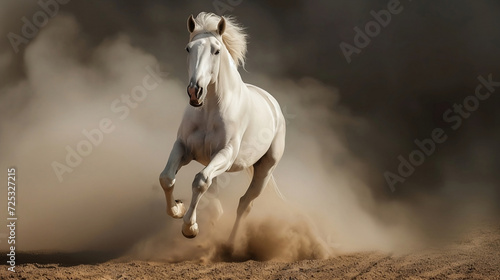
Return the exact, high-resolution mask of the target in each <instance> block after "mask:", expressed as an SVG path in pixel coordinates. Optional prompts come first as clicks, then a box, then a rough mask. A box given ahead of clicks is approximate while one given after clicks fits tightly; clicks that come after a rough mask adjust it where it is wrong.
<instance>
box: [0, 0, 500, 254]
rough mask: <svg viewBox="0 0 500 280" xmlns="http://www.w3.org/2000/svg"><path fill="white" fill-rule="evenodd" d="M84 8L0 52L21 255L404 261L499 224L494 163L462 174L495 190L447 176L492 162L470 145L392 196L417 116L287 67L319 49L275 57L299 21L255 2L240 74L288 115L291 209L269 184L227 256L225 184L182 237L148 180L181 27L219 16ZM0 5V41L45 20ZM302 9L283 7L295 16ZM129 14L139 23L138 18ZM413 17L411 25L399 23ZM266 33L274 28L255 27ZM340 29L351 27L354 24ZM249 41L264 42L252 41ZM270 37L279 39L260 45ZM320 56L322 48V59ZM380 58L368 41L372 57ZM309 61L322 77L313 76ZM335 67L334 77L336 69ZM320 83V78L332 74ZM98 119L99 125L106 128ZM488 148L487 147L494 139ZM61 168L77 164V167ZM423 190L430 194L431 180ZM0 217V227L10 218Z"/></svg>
mask: <svg viewBox="0 0 500 280" xmlns="http://www.w3.org/2000/svg"><path fill="white" fill-rule="evenodd" d="M88 3H90V4H88V6H86V5H82V4H81V3H76V2H75V3H70V4H68V6H66V7H65V8H64V9H63V8H61V12H60V14H58V15H57V16H56V17H54V18H51V19H50V21H49V22H48V23H47V25H46V26H44V27H43V28H41V29H40V31H39V32H38V34H37V35H36V37H35V38H33V39H32V40H30V42H29V43H28V44H27V45H26V46H25V47H24V48H23V49H22V50H21V51H20V52H19V53H17V54H15V53H14V52H12V50H11V46H10V45H9V44H8V43H6V42H2V44H1V45H0V74H1V77H0V117H1V119H0V131H1V134H0V144H1V145H0V152H1V154H2V158H1V159H0V166H1V169H2V170H6V168H8V167H10V166H15V167H16V168H17V169H18V190H17V191H18V193H17V198H18V200H17V203H18V204H17V212H18V217H19V221H18V224H19V225H18V231H17V234H18V243H19V245H18V250H22V251H50V252H78V251H116V252H119V253H121V254H122V255H123V256H124V257H129V258H139V259H154V260H166V261H183V260H193V259H201V260H206V261H211V260H245V259H256V260H269V259H282V260H298V259H312V258H325V257H328V256H332V255H335V254H339V253H343V252H352V251H366V250H383V251H390V252H401V251H405V250H411V249H414V248H418V247H419V246H422V245H423V244H428V242H430V241H434V240H435V239H437V240H439V241H441V240H442V239H447V238H450V237H453V236H454V235H455V234H458V233H459V232H460V230H462V229H464V228H467V227H468V226H469V225H472V224H474V223H477V222H480V221H481V219H482V218H487V217H491V216H493V217H496V213H497V211H498V208H496V206H495V204H494V202H495V198H496V197H498V190H497V188H496V187H495V186H497V184H496V183H497V182H498V181H495V179H494V177H491V176H490V173H488V172H489V170H490V167H491V166H493V165H494V162H495V159H494V158H493V159H491V160H490V161H486V162H482V163H481V164H482V165H478V166H472V167H471V168H470V169H468V170H470V172H473V173H474V174H480V173H481V172H483V173H485V174H486V175H488V176H489V177H488V176H485V178H487V179H488V180H479V179H478V180H476V181H473V182H474V183H471V184H473V185H474V189H471V188H470V184H467V183H464V182H463V181H462V184H461V183H460V181H461V180H460V178H461V177H460V176H456V175H457V174H462V171H463V170H464V169H467V168H468V167H467V166H465V167H464V166H461V165H455V164H451V165H448V164H446V160H450V158H451V159H453V157H456V158H457V160H464V158H465V159H469V158H470V159H475V162H481V160H480V159H479V158H477V157H479V156H480V155H483V154H484V155H485V158H487V155H488V152H487V149H486V150H481V149H480V147H479V146H477V147H478V148H477V149H479V150H480V151H479V152H476V151H475V150H474V149H466V150H465V152H463V153H462V152H460V153H455V152H456V151H457V149H458V148H456V149H455V148H454V146H453V145H456V146H457V147H464V145H465V144H464V143H462V142H460V141H458V140H457V141H454V140H452V141H451V142H450V144H449V146H448V147H449V148H445V150H444V151H443V152H442V153H441V154H439V153H437V154H436V155H435V158H434V159H431V160H430V162H429V163H428V165H426V166H423V167H422V171H421V173H420V175H419V174H418V172H417V174H415V175H414V176H415V179H413V180H410V182H408V183H406V184H405V185H404V186H402V187H401V188H400V189H398V191H397V192H396V193H394V194H393V193H391V192H390V190H389V188H387V186H386V184H385V182H383V172H384V171H386V170H388V169H391V168H392V169H394V166H392V165H391V164H394V163H392V162H396V157H397V155H398V153H404V152H410V151H411V150H412V149H413V147H411V146H408V145H407V144H405V143H410V145H411V144H412V141H413V138H412V137H413V136H415V137H422V135H423V136H426V135H427V134H418V135H414V134H411V133H407V131H408V130H407V129H409V128H408V127H404V128H401V127H402V124H401V123H400V121H404V120H407V119H408V118H410V117H409V116H408V115H406V113H407V112H400V111H397V110H401V107H399V109H392V108H391V109H390V110H389V109H388V110H389V111H390V112H393V113H394V115H390V114H389V115H384V114H386V113H387V112H389V111H387V112H386V111H384V112H380V111H377V110H375V109H376V108H375V107H376V106H381V105H380V104H381V102H382V103H383V102H384V100H386V98H391V94H387V95H385V93H381V91H380V90H377V89H376V87H375V90H374V92H373V96H368V95H367V94H366V91H365V90H366V88H361V89H362V90H363V91H364V93H363V94H364V95H363V96H356V95H355V94H354V93H353V92H355V89H360V88H359V87H358V86H354V85H353V84H352V82H351V81H348V82H343V83H342V82H339V85H338V86H337V85H335V84H334V83H332V82H327V81H326V80H328V78H327V79H325V78H324V77H325V76H324V72H322V71H323V70H325V69H327V67H326V66H325V65H323V64H322V63H321V62H319V63H316V62H318V61H316V62H310V61H309V62H308V63H305V62H302V61H301V60H300V59H302V58H298V60H297V59H295V60H294V59H292V57H294V56H298V55H299V54H300V55H301V57H302V54H306V53H308V52H309V53H310V52H313V51H307V52H306V50H307V48H309V47H311V46H309V45H308V46H305V45H302V44H299V45H298V46H297V49H296V50H287V49H281V48H280V47H279V46H280V43H286V42H288V40H289V39H288V38H285V37H284V35H279V33H280V31H279V30H278V29H279V28H278V27H275V26H277V24H279V23H281V24H284V23H286V22H287V21H292V20H293V18H291V17H285V16H284V17H283V18H282V19H276V18H275V13H273V12H272V11H273V9H270V10H269V11H267V12H266V11H264V10H263V9H262V8H259V5H257V4H247V5H248V6H244V5H245V4H243V6H241V7H235V9H234V11H235V14H236V15H237V16H238V18H239V14H238V13H241V18H242V20H241V21H242V22H243V24H244V25H246V24H247V23H248V24H249V25H250V26H251V27H252V28H250V30H249V32H250V38H251V39H250V42H251V43H250V57H249V59H248V62H249V64H248V69H249V70H248V71H249V72H243V71H242V75H243V77H244V80H245V81H246V82H249V83H252V84H255V85H257V86H259V87H262V88H264V89H266V90H267V91H269V92H270V93H271V94H273V95H274V96H275V97H276V98H277V99H278V101H279V102H280V104H281V106H282V109H283V111H284V114H285V118H286V120H287V144H286V145H287V147H286V152H285V155H284V157H283V159H282V162H281V163H280V165H279V166H278V168H277V169H276V171H275V178H276V181H277V184H278V186H279V188H280V190H281V192H282V193H283V194H284V196H285V197H286V201H285V202H282V201H280V200H279V199H278V197H277V195H276V194H275V193H274V192H273V191H272V188H268V189H267V190H266V191H265V192H264V193H263V194H262V196H261V197H259V198H258V199H257V200H256V202H255V205H254V208H253V210H252V212H251V214H250V215H249V217H248V219H247V221H246V222H245V226H244V227H243V228H242V230H241V232H240V235H239V237H238V242H237V243H236V244H235V247H234V248H233V249H234V252H235V253H234V255H232V256H230V257H228V256H227V250H228V249H227V248H225V247H224V246H225V241H226V238H227V237H228V235H229V231H230V229H231V226H232V223H233V221H234V218H235V212H236V205H237V201H238V198H239V197H240V196H241V195H242V194H243V193H244V191H245V190H246V187H247V184H248V178H246V177H245V175H244V174H237V175H225V177H224V178H220V181H222V182H223V183H222V186H221V188H220V198H221V201H222V205H223V207H224V210H225V213H224V215H223V217H222V218H221V219H220V220H219V221H217V222H216V223H215V225H211V224H210V211H209V210H210V207H209V206H207V207H201V208H202V209H201V210H200V211H199V212H200V213H199V220H200V229H201V232H200V235H199V236H198V237H197V238H196V239H194V240H187V239H185V238H184V237H183V236H182V235H181V233H180V229H181V222H182V221H180V220H173V219H171V218H170V217H168V216H167V215H166V213H165V201H164V196H163V192H162V190H161V188H160V186H159V184H158V179H157V178H158V175H159V173H160V172H161V170H162V169H163V167H164V165H165V163H166V160H167V157H168V155H169V152H170V148H171V146H172V144H173V141H174V140H175V135H176V131H177V126H178V124H179V123H180V119H181V117H182V112H183V108H184V106H187V100H186V96H185V72H186V70H185V65H184V63H185V62H184V61H183V60H184V57H183V55H184V54H183V46H184V44H185V43H186V42H187V37H188V36H187V32H186V30H185V18H186V17H187V16H188V15H189V14H190V13H196V11H197V10H198V9H204V10H212V8H213V7H211V5H209V6H207V7H205V6H203V5H201V4H200V6H196V7H194V6H193V7H191V6H189V5H188V4H185V5H186V6H182V5H181V4H172V6H170V7H169V8H166V7H165V6H164V5H161V4H160V3H159V2H156V1H151V2H148V3H147V4H144V6H141V5H142V4H137V3H135V4H130V3H129V4H127V3H125V4H97V2H92V1H90V2H88ZM2 5H4V7H2V8H5V9H2V10H3V11H4V13H6V11H12V15H11V16H10V17H8V18H6V19H5V23H6V24H5V25H4V26H3V28H2V29H1V31H2V34H6V33H8V32H11V31H12V30H14V31H16V32H20V31H19V30H20V26H19V25H18V24H17V22H18V21H19V18H21V17H22V16H23V15H31V14H33V13H34V12H35V11H37V9H38V8H37V7H36V6H35V5H30V6H23V7H21V6H22V5H13V4H12V5H7V4H2ZM136 6H140V7H136ZM202 6H203V7H202ZM299 6H300V5H298V6H296V5H294V4H290V7H289V8H290V11H294V10H295V9H299V8H300V7H299ZM271 8H272V7H271ZM275 8H276V7H275ZM302 8H304V7H302ZM137 9H139V10H141V11H144V13H143V14H141V15H140V16H138V15H137V14H136V13H135V12H134V11H136V10H137ZM239 9H240V10H239ZM159 11H160V12H161V13H160V12H159ZM238 11H239V12H238ZM244 11H247V14H245V12H244ZM305 11H306V15H305V16H307V17H309V15H310V18H311V21H308V23H307V24H310V25H312V26H310V27H311V29H312V28H315V25H316V24H317V22H316V21H318V20H319V19H317V18H316V19H315V20H312V18H314V17H313V16H312V14H313V13H312V12H311V11H313V9H312V8H311V7H309V8H307V7H306V8H305ZM159 13H160V14H159ZM259 13H260V14H259ZM360 13H361V12H360ZM99 14H107V15H108V16H109V18H108V19H109V24H107V22H106V21H105V20H103V19H102V18H98V17H97V16H96V15H99ZM255 14H259V18H260V19H261V20H260V21H259V23H257V22H254V21H252V20H250V17H251V16H252V15H255ZM285 14H286V15H290V14H291V12H287V13H285ZM366 14H367V15H369V12H367V13H366ZM86 15H87V16H88V17H86ZM408 16H409V17H411V16H414V15H413V14H411V13H410V12H408ZM143 17H144V18H143ZM280 20H281V21H280ZM131 21H134V22H136V23H137V25H134V24H132V22H131ZM325 21H330V20H327V19H325ZM262 24H268V28H266V29H262V28H259V25H262ZM332 24H333V23H332ZM353 24H354V23H353ZM159 25H161V26H162V27H158V26H159ZM347 25H348V24H346V29H350V28H352V26H350V25H349V26H347ZM354 25H355V24H354ZM354 25H353V26H354ZM283 28H285V27H283ZM257 30H267V32H268V33H267V34H254V33H257ZM282 31H283V30H282ZM313 35H314V34H313ZM273 36H274V37H273ZM280 36H283V37H280ZM271 37H272V38H277V39H276V40H271V41H269V42H270V43H269V44H264V43H263V42H264V41H266V40H267V39H269V38H271ZM254 38H255V39H254ZM280 40H281V41H280ZM381 40H382V38H381ZM266 42H267V41H266ZM287 44H289V45H290V42H288V43H287ZM270 46H274V47H275V48H274V49H275V50H277V49H279V50H280V55H281V56H280V55H275V56H272V55H269V54H268V53H269V52H271V50H270V49H269V48H270ZM322 47H325V46H322ZM322 47H318V48H319V49H318V53H321V54H323V53H324V50H323V49H320V48H322ZM379 47H380V45H377V44H376V43H374V46H373V48H374V49H377V48H379ZM325 48H326V47H325ZM259 50H262V51H259ZM366 53H367V54H366V57H365V59H366V60H370V59H371V58H370V57H371V56H373V54H370V51H369V50H367V51H366ZM357 59H358V60H360V61H362V60H363V58H362V57H359V58H357ZM366 60H365V61H366ZM252 61H254V62H253V63H252ZM265 61H272V62H273V63H274V64H273V65H267V64H265ZM289 61H291V62H289ZM333 61H335V59H334V60H333ZM338 63H345V62H342V61H341V62H338ZM260 64H262V65H263V66H259V65H260ZM266 65H267V66H268V67H267V66H266ZM313 65H317V66H318V68H319V69H318V72H314V71H313V70H311V67H313ZM158 67H159V68H158ZM328 67H330V65H329V66H328ZM352 67H354V68H355V69H356V68H357V67H359V66H356V65H355V66H352ZM301 68H303V69H306V70H305V72H300V71H299V69H301ZM336 69H337V70H329V71H333V72H335V71H341V70H338V69H339V68H336ZM265 70H266V71H267V72H266V71H265ZM325 71H326V70H325ZM152 72H153V73H155V75H153V74H152ZM390 72H391V75H395V74H394V73H393V72H392V70H391V71H390ZM257 73H261V74H257ZM327 73H328V75H327V76H328V77H330V75H331V74H332V72H327ZM364 73H366V71H365V72H364ZM373 75H375V76H376V74H373ZM149 76H151V77H152V78H151V79H150V80H149V82H150V83H151V84H156V86H151V87H150V89H146V90H145V91H144V92H143V93H142V95H141V97H140V98H138V99H134V97H133V94H134V92H135V90H136V89H137V87H138V86H143V85H144V79H145V77H149ZM356 77H358V78H359V76H358V75H356ZM495 77H496V76H495ZM472 78H474V77H472ZM335 79H338V78H335ZM372 79H374V78H372V77H370V76H369V77H368V78H366V80H361V81H360V83H362V82H363V81H368V82H367V83H368V84H370V83H371V84H372V85H373V83H372V82H373V81H372ZM408 79H409V78H408ZM408 79H407V80H408ZM409 80H411V79H409ZM335 82H337V81H335ZM396 84H397V83H396ZM391 85H394V81H393V84H391ZM143 87H144V86H143ZM393 89H394V88H393ZM395 90H397V89H395ZM421 90H422V91H423V90H424V89H421ZM374 96H376V97H374ZM405 96H406V95H405ZM422 96H424V97H425V96H428V95H427V94H423V95H422ZM406 97H408V96H406ZM127 98H128V99H127ZM364 98H366V99H367V100H368V101H363V99H364ZM377 98H378V99H380V100H381V101H380V100H377ZM401 98H402V97H401ZM408 98H409V97H408ZM440 98H441V97H440ZM396 99H397V98H396ZM127 100H128V101H127ZM130 100H131V101H130ZM398 100H400V99H398ZM440 100H441V99H440ZM451 100H452V101H453V102H455V101H460V100H461V99H457V98H453V99H451ZM370 102H372V103H370ZM401 102H402V104H404V103H406V102H407V101H406V100H403V101H401ZM422 102H423V101H422ZM367 104H369V105H367ZM424 105H425V104H424ZM424 105H422V106H424ZM363 108H364V109H366V110H365V111H363ZM380 108H381V110H383V108H384V107H380ZM415 110H416V111H418V113H417V112H412V113H414V114H416V115H418V114H422V112H426V108H423V107H422V108H420V107H419V108H417V109H415ZM484 110H488V108H485V109H484ZM370 114H371V115H370ZM483 114H486V113H480V112H479V113H478V118H479V117H483V118H486V119H488V118H487V117H484V115H483ZM388 116H391V117H390V118H389V117H388ZM398 116H400V118H399V117H398ZM103 119H105V120H106V121H105V123H107V124H108V125H107V127H108V129H107V130H106V129H102V125H101V123H102V121H103ZM472 121H473V122H476V121H474V120H472ZM434 125H435V123H434V122H430V124H427V123H426V124H425V125H423V126H422V127H417V128H418V129H416V130H418V131H419V132H421V131H427V128H429V127H430V128H433V127H434ZM110 127H112V129H111V128H110ZM400 128H401V129H402V130H398V129H400ZM410 128H411V127H410ZM84 130H85V131H86V132H83V131H84ZM96 130H100V132H96ZM104 130H106V131H109V132H104ZM468 130H470V131H478V132H484V131H483V130H481V129H479V128H476V129H473V128H464V130H463V131H468ZM401 131H402V132H401ZM90 132H93V133H97V134H101V135H102V140H101V141H97V142H98V144H92V145H91V147H90V149H91V151H90V152H88V155H85V156H81V160H79V162H78V163H77V164H74V166H69V165H68V163H67V161H68V154H70V153H72V152H71V151H77V150H78V146H79V145H83V144H81V143H82V142H83V141H86V140H88V137H87V136H86V135H87V134H89V133H90ZM398 133H402V134H404V136H401V135H398ZM405 133H407V134H405ZM461 133H463V134H465V132H461ZM93 135H96V134H93ZM485 135H487V134H485ZM94 137H96V136H94ZM464 137H465V138H464V139H468V138H467V137H466V136H464ZM98 138H99V137H98ZM470 139H473V137H472V136H470ZM492 139H495V138H494V137H493V138H492ZM462 141H466V140H462ZM471 141H472V140H471ZM474 141H475V138H474ZM474 141H473V143H478V142H474ZM478 141H479V140H478ZM481 141H482V142H483V143H484V144H485V146H483V147H490V146H492V145H493V143H494V141H493V142H491V143H490V142H489V141H487V140H485V139H484V138H481ZM481 141H480V142H481ZM89 142H90V141H89ZM82 147H83V146H82ZM390 147H393V149H392V150H391V149H390ZM87 148H88V147H87ZM405 148H407V150H405ZM82 149H85V148H82ZM86 151H87V150H86ZM460 155H462V156H463V157H460ZM69 157H70V161H71V160H72V161H73V163H74V162H75V161H78V160H75V158H74V156H69ZM54 162H57V163H60V164H62V165H66V168H67V169H65V170H66V171H67V170H68V169H69V170H71V171H67V172H64V173H63V174H62V175H60V177H61V178H62V180H59V179H60V178H58V175H57V172H55V171H54ZM440 164H441V165H445V166H447V167H446V168H441V167H440V166H441V165H440ZM58 166H59V168H60V165H58ZM200 169H201V165H199V164H196V163H191V164H190V165H189V166H187V167H184V168H183V169H182V170H181V171H180V172H179V174H178V179H177V185H176V190H175V194H176V197H177V198H181V199H184V200H185V201H188V198H190V197H191V195H190V192H191V190H190V186H191V182H192V179H193V176H194V174H196V172H198V171H199V170H200ZM59 170H61V169H59ZM422 173H426V175H421V174H422ZM436 174H437V175H436ZM432 175H436V176H434V177H433V176H432ZM2 176H4V175H2ZM429 178H430V179H429ZM435 178H437V179H435ZM429 182H432V183H433V184H430V185H427V184H428V183H429ZM420 183H422V184H420ZM412 187H413V188H412ZM469 198H470V199H469ZM0 203H1V205H4V204H5V201H1V202H0ZM203 203H207V201H203ZM205 210H206V211H205ZM1 215H3V216H1V217H3V218H5V217H4V216H5V215H6V213H2V214H1ZM2 244H3V243H2ZM3 246H4V245H2V247H1V248H2V250H5V249H6V247H3Z"/></svg>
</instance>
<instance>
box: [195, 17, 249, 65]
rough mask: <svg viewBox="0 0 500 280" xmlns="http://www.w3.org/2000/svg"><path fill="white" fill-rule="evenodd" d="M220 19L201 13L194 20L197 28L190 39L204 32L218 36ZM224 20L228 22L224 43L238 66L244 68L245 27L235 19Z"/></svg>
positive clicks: (245, 50)
mask: <svg viewBox="0 0 500 280" xmlns="http://www.w3.org/2000/svg"><path fill="white" fill-rule="evenodd" d="M220 19H221V17H220V16H218V15H216V14H213V13H205V12H201V13H199V14H198V15H197V16H196V18H195V19H194V20H195V22H196V27H195V29H194V31H193V32H192V33H191V36H190V38H189V39H190V40H192V39H193V38H194V37H195V36H196V35H198V34H200V33H204V32H211V33H213V34H214V35H216V36H218V35H217V24H218V23H219V21H220ZM224 19H225V20H226V29H225V31H224V33H223V34H222V42H223V43H224V45H225V46H226V48H227V50H228V51H229V54H230V55H231V57H232V58H233V60H234V61H235V63H236V65H238V66H240V65H241V66H244V65H245V55H246V52H247V35H246V34H245V32H244V31H243V27H241V26H240V25H239V24H238V23H236V21H235V19H234V17H230V16H224Z"/></svg>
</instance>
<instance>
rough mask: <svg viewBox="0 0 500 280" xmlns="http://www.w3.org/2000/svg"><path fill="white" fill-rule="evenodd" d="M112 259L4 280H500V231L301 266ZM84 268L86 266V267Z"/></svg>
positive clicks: (37, 260)
mask: <svg viewBox="0 0 500 280" xmlns="http://www.w3.org/2000/svg"><path fill="white" fill-rule="evenodd" d="M113 257H114V256H113V255H112V254H111V255H99V256H95V255H93V254H92V253H87V254H51V255H49V254H34V253H31V254H20V255H19V256H18V260H20V261H21V262H23V259H24V262H25V263H23V264H20V265H17V266H16V273H12V272H9V271H7V266H2V267H1V272H0V278H1V279H500V226H496V227H494V228H493V229H492V228H489V229H482V230H476V231H474V232H473V233H471V234H469V235H467V236H465V237H464V238H461V239H460V240H459V241H456V242H454V243H453V244H451V245H450V246H447V247H445V248H444V247H441V248H428V249H425V250H421V251H419V252H413V253H410V254H404V255H393V254H387V253H377V252H360V253H351V254H342V255H338V256H336V257H333V258H329V259H325V260H301V261H296V262H280V261H266V262H259V261H253V260H248V261H244V262H197V261H189V262H179V263H165V262H157V261H154V262H153V261H130V260H127V261H124V260H121V259H116V258H114V259H113ZM82 263H83V264H82Z"/></svg>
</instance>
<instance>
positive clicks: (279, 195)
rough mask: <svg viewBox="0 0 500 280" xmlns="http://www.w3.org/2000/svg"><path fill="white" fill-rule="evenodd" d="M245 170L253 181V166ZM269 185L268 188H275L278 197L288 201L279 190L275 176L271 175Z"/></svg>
mask: <svg viewBox="0 0 500 280" xmlns="http://www.w3.org/2000/svg"><path fill="white" fill-rule="evenodd" d="M245 170H246V172H247V175H248V178H250V181H252V178H253V166H250V167H249V168H247V169H245ZM267 184H268V186H269V185H272V187H273V189H274V191H275V192H276V194H277V195H278V197H279V198H280V199H281V200H283V201H286V198H285V196H284V195H283V194H282V193H281V191H280V189H279V188H278V184H276V181H275V180H274V175H273V174H271V179H269V182H268V183H267Z"/></svg>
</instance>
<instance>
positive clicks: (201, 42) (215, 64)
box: [186, 15, 226, 107]
mask: <svg viewBox="0 0 500 280" xmlns="http://www.w3.org/2000/svg"><path fill="white" fill-rule="evenodd" d="M195 27H196V23H195V21H194V18H193V16H192V15H191V16H190V17H189V18H188V30H189V32H190V33H193V32H194V30H195ZM225 28H226V21H225V20H224V18H223V17H221V19H220V21H219V23H218V24H217V30H216V33H212V32H205V33H199V34H196V35H195V36H194V37H192V39H191V41H190V42H189V43H188V44H187V46H186V51H187V52H188V75H189V85H188V87H187V93H188V95H189V104H191V106H194V107H200V106H201V105H203V101H204V100H205V97H206V95H207V87H208V85H209V84H212V83H215V82H216V80H217V75H218V73H219V67H220V55H219V54H220V52H221V51H223V47H224V45H223V44H222V39H221V36H222V34H223V33H224V30H225Z"/></svg>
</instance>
